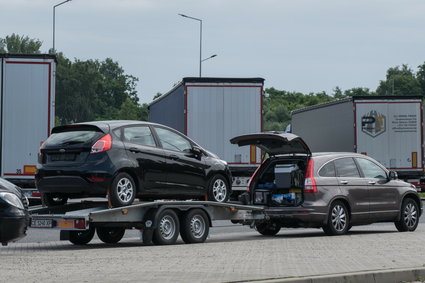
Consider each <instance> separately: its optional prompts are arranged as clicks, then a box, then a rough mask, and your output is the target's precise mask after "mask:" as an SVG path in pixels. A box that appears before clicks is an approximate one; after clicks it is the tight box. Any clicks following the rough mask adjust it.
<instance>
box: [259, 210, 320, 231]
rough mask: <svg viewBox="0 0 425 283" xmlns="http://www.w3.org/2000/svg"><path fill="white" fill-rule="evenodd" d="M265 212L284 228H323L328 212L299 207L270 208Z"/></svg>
mask: <svg viewBox="0 0 425 283" xmlns="http://www.w3.org/2000/svg"><path fill="white" fill-rule="evenodd" d="M264 212H265V214H266V216H267V217H268V218H270V219H273V220H275V221H278V222H279V223H280V224H281V225H282V227H322V226H323V225H324V224H325V223H326V219H327V214H326V212H320V211H318V210H316V209H312V208H305V207H299V206H298V207H276V208H269V209H266V210H265V211H264Z"/></svg>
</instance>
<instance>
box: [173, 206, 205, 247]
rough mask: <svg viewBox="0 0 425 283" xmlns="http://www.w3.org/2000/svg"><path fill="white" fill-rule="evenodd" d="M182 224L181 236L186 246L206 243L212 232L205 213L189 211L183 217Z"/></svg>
mask: <svg viewBox="0 0 425 283" xmlns="http://www.w3.org/2000/svg"><path fill="white" fill-rule="evenodd" d="M181 222H182V223H181V228H180V236H181V237H182V239H183V241H184V242H185V243H186V244H191V243H203V242H205V240H206V239H207V237H208V233H209V231H210V225H209V219H208V216H207V214H206V213H205V211H203V210H201V209H192V210H189V211H188V212H186V213H185V214H184V215H183V217H182V221H181Z"/></svg>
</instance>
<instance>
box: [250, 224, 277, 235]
mask: <svg viewBox="0 0 425 283" xmlns="http://www.w3.org/2000/svg"><path fill="white" fill-rule="evenodd" d="M280 228H281V226H280V225H279V224H278V223H276V222H261V223H257V224H255V229H256V230H257V231H258V233H260V234H261V235H264V236H274V235H276V234H277V233H279V231H280Z"/></svg>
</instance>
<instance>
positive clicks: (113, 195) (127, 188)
mask: <svg viewBox="0 0 425 283" xmlns="http://www.w3.org/2000/svg"><path fill="white" fill-rule="evenodd" d="M135 197H136V185H135V183H134V181H133V178H132V177H131V176H130V175H129V174H127V173H124V172H121V173H119V174H118V175H117V176H116V177H115V178H114V180H113V181H112V184H111V190H110V192H109V198H110V200H111V204H112V206H114V207H120V206H127V205H130V204H132V203H133V201H134V198H135Z"/></svg>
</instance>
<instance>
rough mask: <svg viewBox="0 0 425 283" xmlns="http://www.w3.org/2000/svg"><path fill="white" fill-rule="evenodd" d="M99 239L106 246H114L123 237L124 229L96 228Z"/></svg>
mask: <svg viewBox="0 0 425 283" xmlns="http://www.w3.org/2000/svg"><path fill="white" fill-rule="evenodd" d="M96 233H97V236H98V237H99V239H100V240H101V241H102V242H104V243H106V244H116V243H118V242H119V241H121V239H122V238H123V237H124V233H125V229H124V228H120V227H97V228H96Z"/></svg>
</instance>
